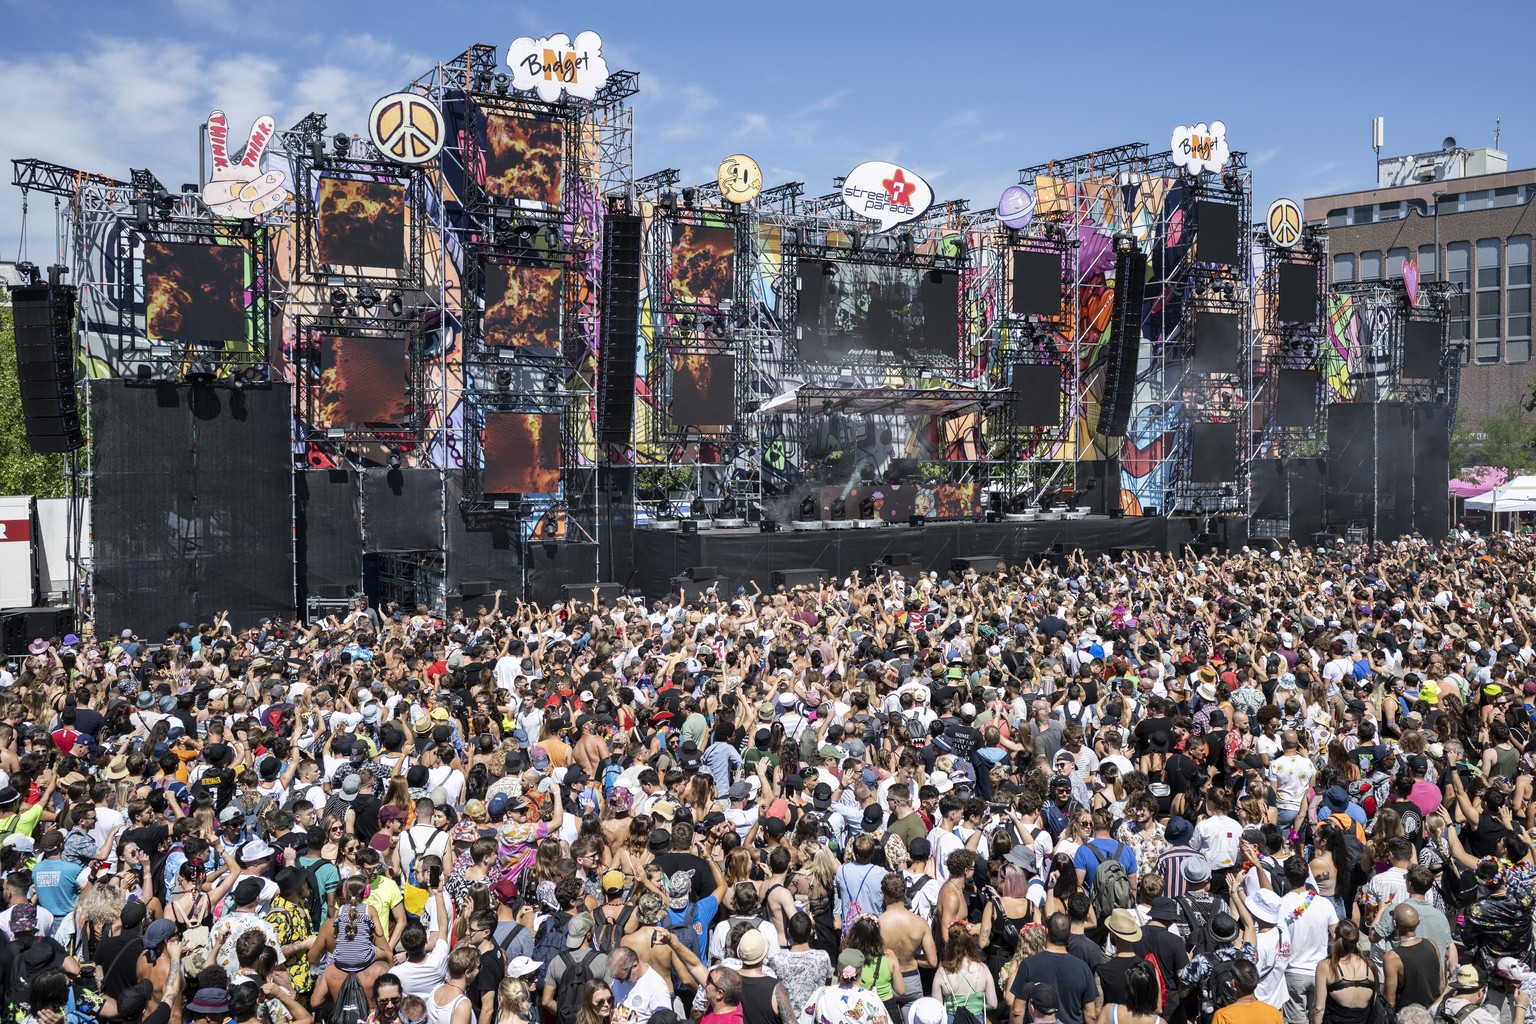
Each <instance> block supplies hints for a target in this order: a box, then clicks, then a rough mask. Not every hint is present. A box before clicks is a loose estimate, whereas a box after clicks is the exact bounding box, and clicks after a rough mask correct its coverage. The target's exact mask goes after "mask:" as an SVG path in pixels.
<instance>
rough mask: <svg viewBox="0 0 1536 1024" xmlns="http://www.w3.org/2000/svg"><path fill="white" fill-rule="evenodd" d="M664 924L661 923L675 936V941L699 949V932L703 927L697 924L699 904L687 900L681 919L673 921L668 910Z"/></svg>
mask: <svg viewBox="0 0 1536 1024" xmlns="http://www.w3.org/2000/svg"><path fill="white" fill-rule="evenodd" d="M666 922H667V923H666V924H664V925H662V927H663V928H665V929H666V930H667V931H669V932H671V933H672V934H673V935H676V936H677V941H679V942H681V943H682V944H683V945H685V946H687V947H688V948H689V949H691V950H693V951H694V952H695V953H697V952H698V950H699V934H700V932H702V931H703V928H702V927H701V926H700V924H699V905H698V904H697V903H695V902H693V901H692V900H689V901H688V909H687V910H685V911H683V919H682V920H681V921H678V922H676V923H674V922H673V921H672V912H671V911H668V913H667V917H666Z"/></svg>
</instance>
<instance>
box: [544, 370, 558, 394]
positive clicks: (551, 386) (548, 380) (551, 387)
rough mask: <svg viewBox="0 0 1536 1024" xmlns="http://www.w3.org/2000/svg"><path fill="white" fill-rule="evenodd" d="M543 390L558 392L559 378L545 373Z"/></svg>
mask: <svg viewBox="0 0 1536 1024" xmlns="http://www.w3.org/2000/svg"><path fill="white" fill-rule="evenodd" d="M544 390H545V391H559V390H560V378H559V377H557V376H555V375H554V374H553V373H546V374H545V375H544Z"/></svg>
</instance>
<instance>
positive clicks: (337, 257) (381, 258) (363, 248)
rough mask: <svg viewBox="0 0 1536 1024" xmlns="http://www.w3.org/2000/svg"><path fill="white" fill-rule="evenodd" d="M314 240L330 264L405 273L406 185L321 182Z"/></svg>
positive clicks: (349, 180) (345, 180)
mask: <svg viewBox="0 0 1536 1024" xmlns="http://www.w3.org/2000/svg"><path fill="white" fill-rule="evenodd" d="M318 210H319V212H318V219H317V224H318V226H317V228H316V232H315V235H316V238H315V241H316V243H317V245H318V249H319V254H320V262H321V263H325V264H329V265H331V266H342V267H369V268H373V269H378V270H403V269H405V185H404V184H403V183H401V182H394V181H361V180H358V179H355V178H321V179H320V197H319V203H318Z"/></svg>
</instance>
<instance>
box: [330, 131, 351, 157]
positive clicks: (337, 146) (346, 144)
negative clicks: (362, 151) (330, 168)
mask: <svg viewBox="0 0 1536 1024" xmlns="http://www.w3.org/2000/svg"><path fill="white" fill-rule="evenodd" d="M331 149H333V150H335V152H336V155H337V156H340V157H344V156H346V155H347V153H348V151H350V150H351V149H352V137H351V136H349V135H347V134H346V133H345V132H337V133H336V137H335V138H333V139H332V140H331Z"/></svg>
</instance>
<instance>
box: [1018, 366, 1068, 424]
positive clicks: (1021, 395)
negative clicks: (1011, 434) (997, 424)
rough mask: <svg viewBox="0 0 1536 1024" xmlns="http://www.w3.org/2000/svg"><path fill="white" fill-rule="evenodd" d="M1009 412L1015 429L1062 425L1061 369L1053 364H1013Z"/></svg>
mask: <svg viewBox="0 0 1536 1024" xmlns="http://www.w3.org/2000/svg"><path fill="white" fill-rule="evenodd" d="M1011 391H1012V397H1011V400H1010V402H1009V410H1010V411H1011V413H1012V414H1013V425H1014V426H1016V427H1056V426H1060V425H1061V399H1062V392H1061V367H1060V366H1059V365H1058V364H1056V363H1014V364H1013V384H1012V388H1011Z"/></svg>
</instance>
